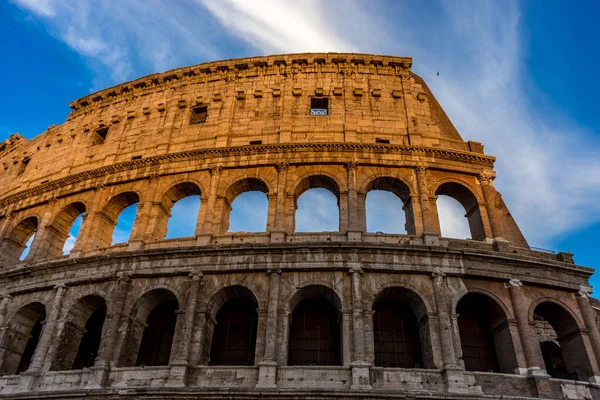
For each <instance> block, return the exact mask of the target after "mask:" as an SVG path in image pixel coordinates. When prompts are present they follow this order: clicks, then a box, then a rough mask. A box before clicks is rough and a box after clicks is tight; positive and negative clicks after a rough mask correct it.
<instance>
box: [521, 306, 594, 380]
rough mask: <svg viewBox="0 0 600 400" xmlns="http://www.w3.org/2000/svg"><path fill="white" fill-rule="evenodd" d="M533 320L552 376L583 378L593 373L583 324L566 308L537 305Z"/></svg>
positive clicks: (547, 368) (585, 378)
mask: <svg viewBox="0 0 600 400" xmlns="http://www.w3.org/2000/svg"><path fill="white" fill-rule="evenodd" d="M533 319H534V322H535V324H536V330H537V335H538V339H539V342H540V348H541V351H542V356H543V358H544V363H545V364H546V370H547V372H548V374H550V376H552V377H554V378H560V379H573V380H579V381H587V380H588V378H589V377H591V376H593V370H592V367H591V363H590V359H589V357H588V355H587V351H586V347H585V341H584V339H583V336H582V333H581V330H580V329H579V325H578V324H577V321H576V320H575V318H573V316H572V315H571V314H570V313H569V312H568V311H567V310H566V309H565V308H563V307H562V306H560V305H558V304H556V303H552V302H549V301H547V302H543V303H541V304H539V305H538V306H537V307H536V308H535V310H534V318H533Z"/></svg>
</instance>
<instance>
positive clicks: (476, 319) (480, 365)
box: [456, 291, 518, 374]
mask: <svg viewBox="0 0 600 400" xmlns="http://www.w3.org/2000/svg"><path fill="white" fill-rule="evenodd" d="M456 314H457V315H458V317H457V322H458V330H459V336H460V342H461V349H462V359H463V362H464V364H465V369H466V370H467V371H493V372H501V373H507V374H512V373H515V371H517V370H518V364H517V357H516V352H515V348H514V344H513V341H512V336H511V333H510V327H509V325H508V316H509V315H510V314H507V309H506V307H505V306H504V305H503V304H502V302H499V301H497V298H495V296H494V297H492V296H490V295H489V294H488V293H485V294H484V293H482V291H469V292H468V293H466V294H464V295H463V296H461V297H460V299H459V300H458V301H457V302H456Z"/></svg>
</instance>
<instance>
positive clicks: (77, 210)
mask: <svg viewBox="0 0 600 400" xmlns="http://www.w3.org/2000/svg"><path fill="white" fill-rule="evenodd" d="M86 211H87V208H86V206H85V204H84V203H83V202H81V201H76V202H73V203H70V204H68V205H66V206H65V207H63V208H62V209H61V210H60V211H59V212H58V214H56V217H54V219H53V220H52V223H51V224H50V227H49V228H48V229H46V237H45V238H43V239H42V240H43V241H44V245H46V246H48V250H47V256H48V257H49V258H56V257H61V256H62V255H63V247H64V245H65V242H66V240H67V239H68V237H69V230H70V229H71V226H73V223H74V222H75V220H76V219H77V217H79V216H80V215H85V213H86Z"/></svg>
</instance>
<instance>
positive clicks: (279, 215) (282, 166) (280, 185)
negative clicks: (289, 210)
mask: <svg viewBox="0 0 600 400" xmlns="http://www.w3.org/2000/svg"><path fill="white" fill-rule="evenodd" d="M275 169H276V170H277V197H276V199H275V223H274V228H273V230H274V231H276V232H285V186H286V181H287V172H288V169H289V164H288V163H286V162H280V163H279V164H277V165H276V166H275Z"/></svg>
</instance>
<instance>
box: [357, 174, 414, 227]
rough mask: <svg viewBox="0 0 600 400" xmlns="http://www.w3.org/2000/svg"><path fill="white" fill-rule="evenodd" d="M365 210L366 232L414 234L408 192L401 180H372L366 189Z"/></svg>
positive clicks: (386, 178) (388, 178) (387, 178)
mask: <svg viewBox="0 0 600 400" xmlns="http://www.w3.org/2000/svg"><path fill="white" fill-rule="evenodd" d="M365 209H366V216H367V232H385V233H400V234H406V233H408V234H409V235H414V234H415V226H414V215H413V210H412V202H411V197H410V190H409V189H408V186H406V184H405V183H404V182H402V181H401V180H399V179H396V178H390V177H383V178H377V179H375V180H373V182H371V183H370V184H369V186H368V187H367V196H366V200H365Z"/></svg>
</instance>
